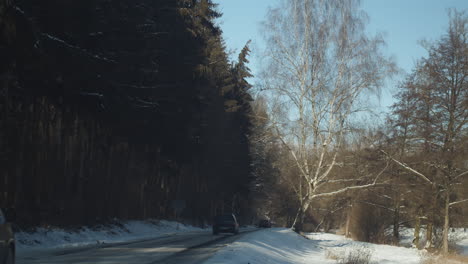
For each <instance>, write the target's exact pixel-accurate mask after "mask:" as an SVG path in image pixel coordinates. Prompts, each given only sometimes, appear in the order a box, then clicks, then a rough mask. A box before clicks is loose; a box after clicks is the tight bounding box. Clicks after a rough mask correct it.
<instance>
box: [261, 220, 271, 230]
mask: <svg viewBox="0 0 468 264" xmlns="http://www.w3.org/2000/svg"><path fill="white" fill-rule="evenodd" d="M258 227H264V228H270V227H271V221H270V220H267V219H263V220H260V221H259V222H258Z"/></svg>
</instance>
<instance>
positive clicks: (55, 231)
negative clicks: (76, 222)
mask: <svg viewBox="0 0 468 264" xmlns="http://www.w3.org/2000/svg"><path fill="white" fill-rule="evenodd" d="M203 230H205V231H206V230H207V229H201V228H197V227H193V226H187V225H184V224H180V223H177V222H170V221H165V220H160V221H157V220H147V221H122V222H119V221H116V223H115V224H111V225H104V226H96V227H93V228H90V227H82V228H80V229H77V230H65V229H61V228H37V229H36V230H35V231H34V232H25V231H22V232H17V233H16V234H15V238H16V241H17V248H18V250H19V251H25V250H31V249H45V248H63V247H76V246H86V245H93V244H102V243H117V242H124V241H132V240H138V239H146V238H156V237H160V236H163V235H167V234H170V233H179V232H190V231H203Z"/></svg>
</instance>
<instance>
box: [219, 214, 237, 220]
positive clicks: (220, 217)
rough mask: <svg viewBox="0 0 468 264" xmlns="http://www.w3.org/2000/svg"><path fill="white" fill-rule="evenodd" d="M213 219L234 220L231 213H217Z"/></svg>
mask: <svg viewBox="0 0 468 264" xmlns="http://www.w3.org/2000/svg"><path fill="white" fill-rule="evenodd" d="M215 219H216V221H234V218H233V217H232V215H218V216H216V218H215Z"/></svg>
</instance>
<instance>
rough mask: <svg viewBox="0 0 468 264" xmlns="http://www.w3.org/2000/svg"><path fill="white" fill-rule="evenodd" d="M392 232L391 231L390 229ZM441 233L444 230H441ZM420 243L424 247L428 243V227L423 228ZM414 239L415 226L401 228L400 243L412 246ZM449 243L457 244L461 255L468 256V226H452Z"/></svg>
mask: <svg viewBox="0 0 468 264" xmlns="http://www.w3.org/2000/svg"><path fill="white" fill-rule="evenodd" d="M389 232H390V231H389ZM439 232H440V233H441V232H442V230H440V231H439ZM419 236H420V238H421V239H420V240H421V242H420V245H421V246H422V247H423V246H424V245H425V244H426V229H424V228H421V231H420V234H419ZM413 239H414V228H402V229H401V230H400V245H401V246H404V247H411V246H412V243H413ZM449 244H455V245H456V246H457V248H458V250H459V253H460V254H461V255H465V256H468V229H467V228H453V229H452V228H451V229H450V233H449Z"/></svg>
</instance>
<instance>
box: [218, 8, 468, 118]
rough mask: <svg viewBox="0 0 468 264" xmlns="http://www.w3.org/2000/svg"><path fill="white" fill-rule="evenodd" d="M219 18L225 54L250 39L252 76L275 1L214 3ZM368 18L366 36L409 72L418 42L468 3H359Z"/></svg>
mask: <svg viewBox="0 0 468 264" xmlns="http://www.w3.org/2000/svg"><path fill="white" fill-rule="evenodd" d="M214 2H215V3H218V4H219V10H220V11H221V12H222V13H223V17H222V18H221V19H220V20H219V23H220V26H221V28H222V30H223V37H224V39H225V40H226V44H227V47H228V49H229V50H234V51H235V53H238V52H239V51H240V50H241V49H242V47H243V46H244V45H245V43H246V42H247V41H248V40H249V39H252V42H253V45H252V56H251V58H250V61H251V64H250V68H251V69H252V72H253V74H254V75H255V73H256V72H257V70H258V69H259V65H258V59H256V56H258V51H259V50H260V49H261V48H262V43H263V42H262V38H261V35H260V31H259V30H260V22H261V21H263V20H264V19H265V16H266V13H267V10H268V7H269V6H271V7H275V6H276V4H277V2H278V0H214ZM361 7H362V9H363V10H364V11H366V13H367V14H368V15H369V24H368V32H370V33H372V34H375V33H377V32H381V33H384V36H385V40H386V42H387V48H386V51H385V52H386V53H387V54H388V55H392V56H394V57H395V61H396V62H397V64H398V66H399V67H400V68H401V69H403V70H404V71H406V72H410V71H411V69H412V68H413V65H414V62H415V61H416V60H417V59H419V58H421V57H422V56H425V55H426V52H425V50H424V49H423V48H422V47H421V46H420V45H419V44H418V41H419V40H421V39H427V40H436V39H438V38H439V37H440V36H441V35H442V34H443V33H444V31H445V29H446V28H447V25H448V15H447V9H448V8H457V9H458V10H467V11H468V0H362V5H361ZM396 83H397V81H393V82H392V83H389V85H387V87H386V88H385V90H384V92H383V93H382V102H381V104H382V107H383V110H385V107H386V106H388V105H390V104H391V103H392V98H391V93H392V91H391V90H392V89H393V87H394V86H395V85H396Z"/></svg>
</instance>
